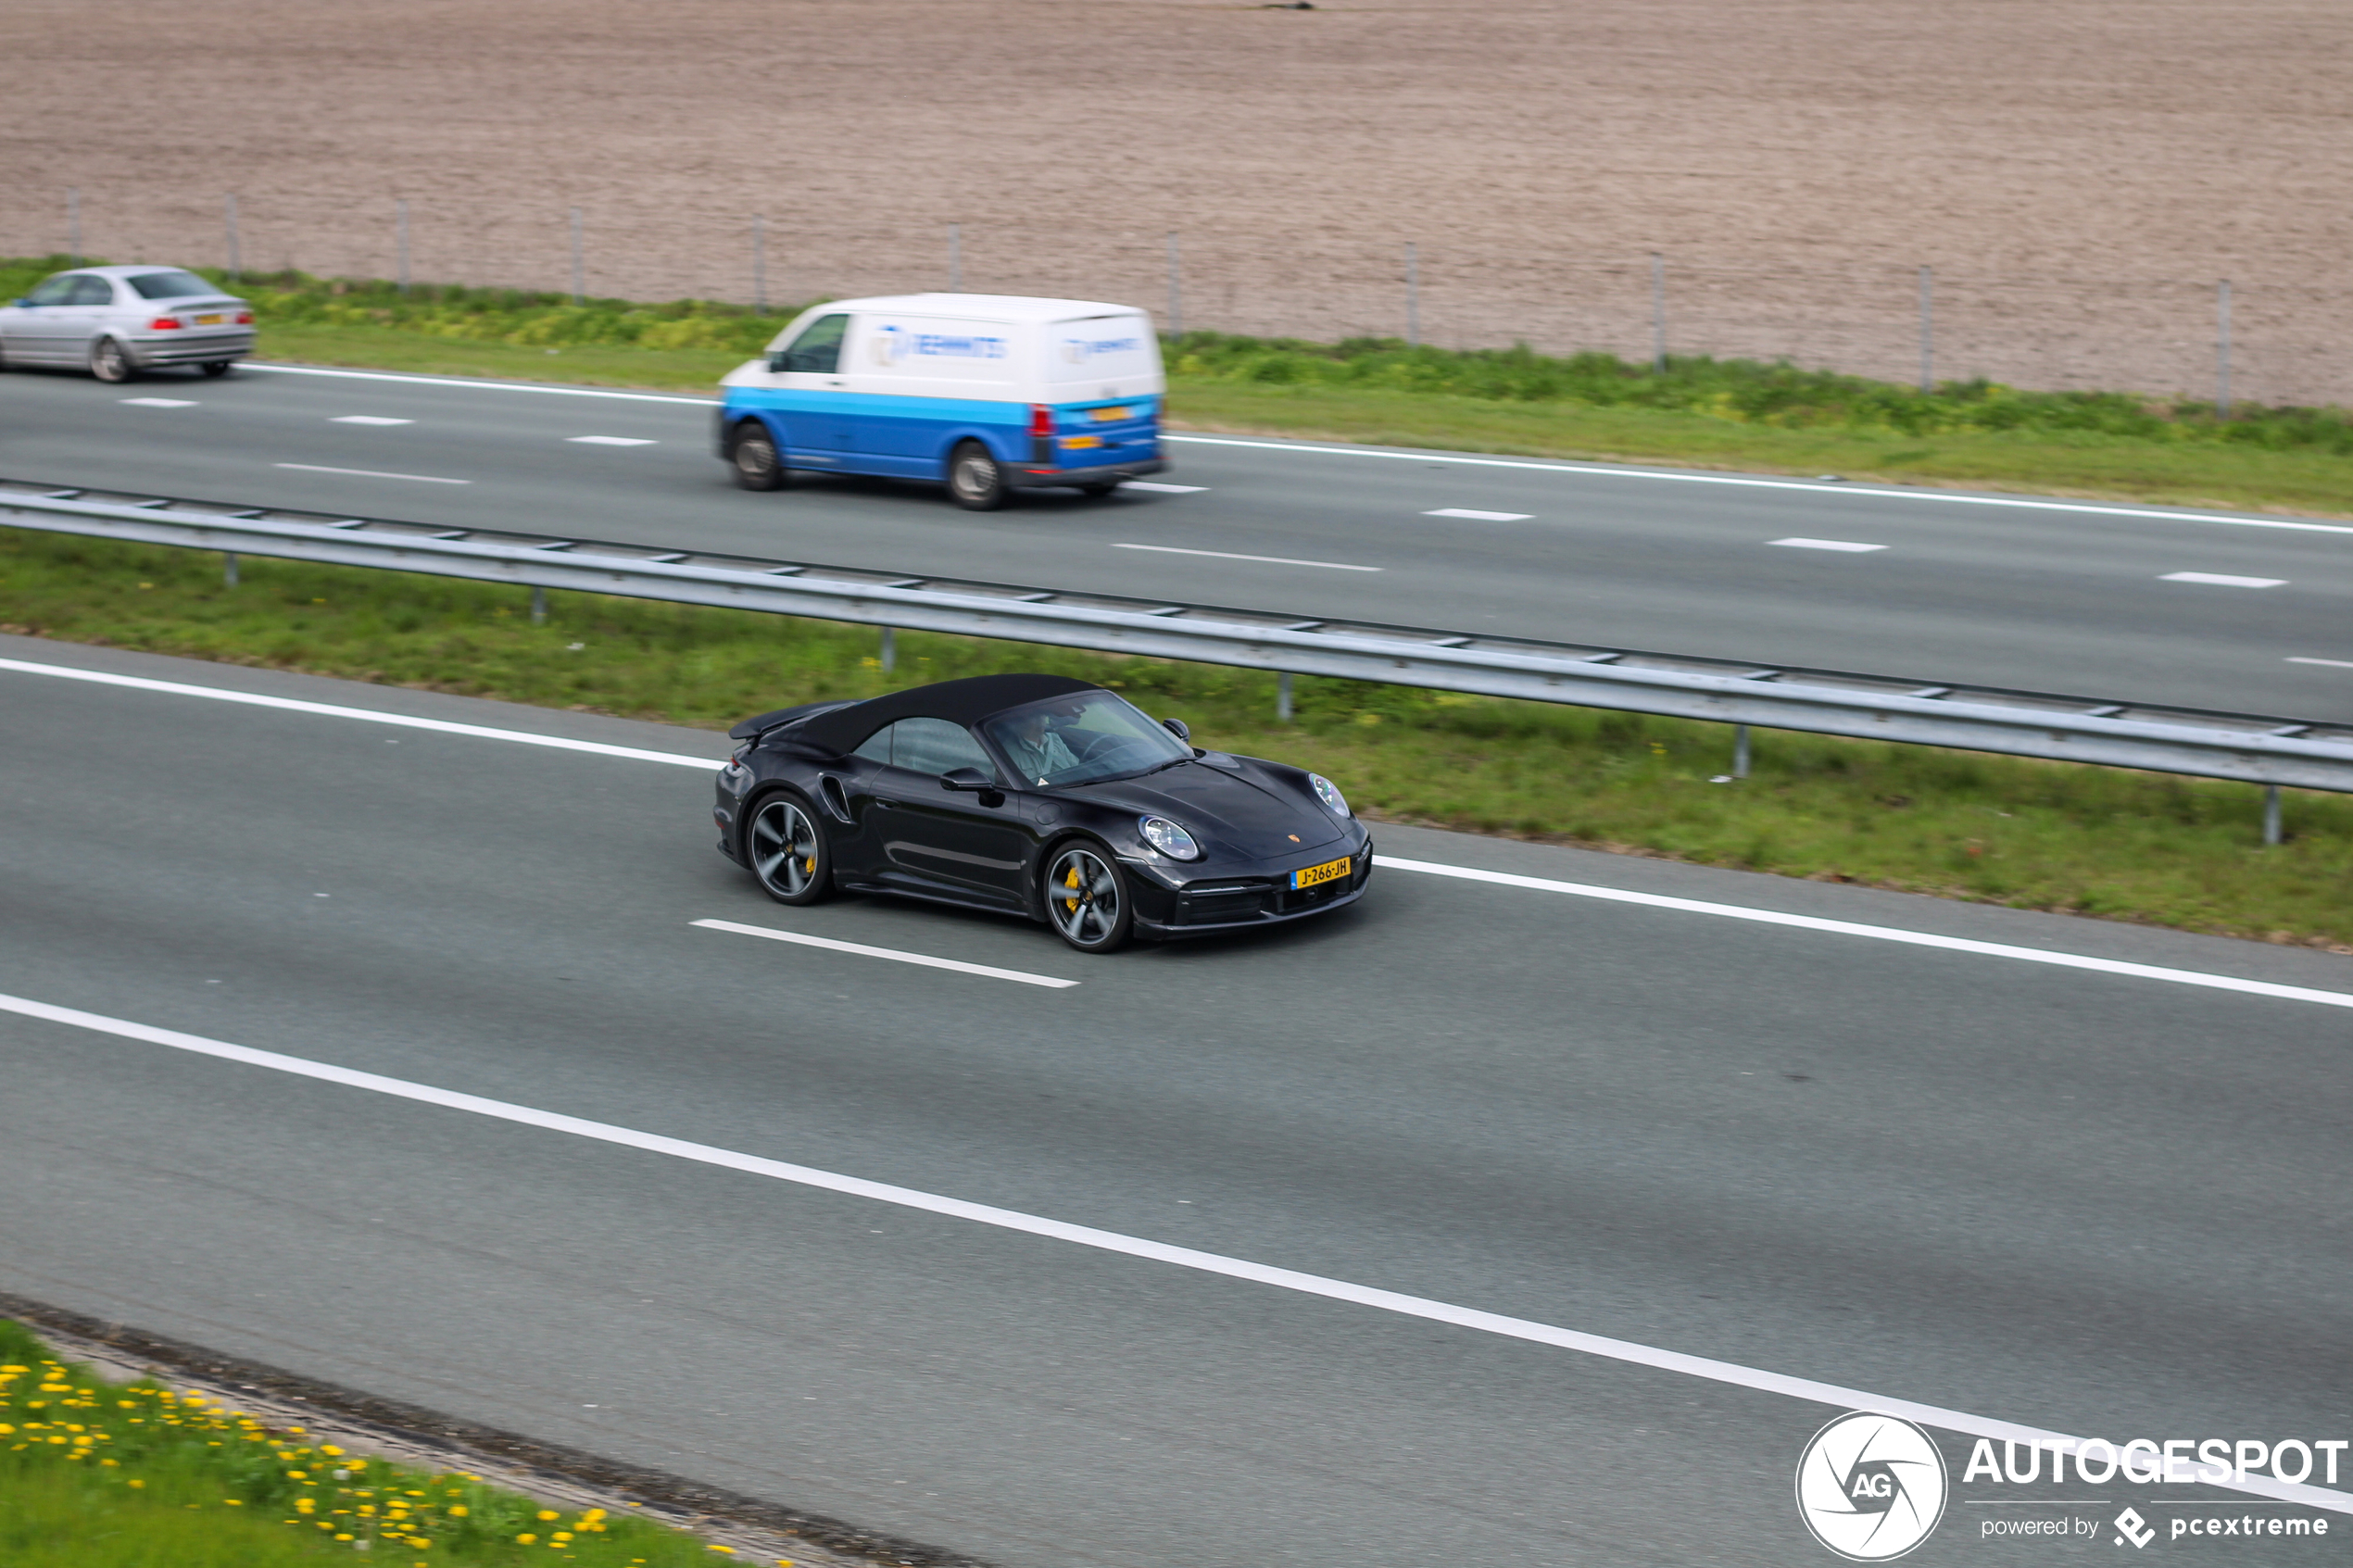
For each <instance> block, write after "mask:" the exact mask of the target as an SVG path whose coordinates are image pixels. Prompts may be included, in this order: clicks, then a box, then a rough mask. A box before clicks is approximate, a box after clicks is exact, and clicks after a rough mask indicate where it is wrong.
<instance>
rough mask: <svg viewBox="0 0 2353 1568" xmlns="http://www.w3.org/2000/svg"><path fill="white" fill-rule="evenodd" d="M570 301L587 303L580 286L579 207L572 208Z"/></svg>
mask: <svg viewBox="0 0 2353 1568" xmlns="http://www.w3.org/2000/svg"><path fill="white" fill-rule="evenodd" d="M572 302H573V304H574V305H585V304H586V303H587V300H586V298H585V292H584V291H583V289H582V288H581V273H580V209H579V208H578V207H573V209H572Z"/></svg>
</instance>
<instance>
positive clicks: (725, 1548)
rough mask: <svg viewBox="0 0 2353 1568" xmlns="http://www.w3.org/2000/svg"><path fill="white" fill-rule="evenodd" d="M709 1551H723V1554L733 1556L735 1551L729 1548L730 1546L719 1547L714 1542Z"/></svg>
mask: <svg viewBox="0 0 2353 1568" xmlns="http://www.w3.org/2000/svg"><path fill="white" fill-rule="evenodd" d="M711 1550H713V1551H724V1552H727V1553H730V1554H733V1553H734V1551H735V1548H734V1547H731V1546H720V1545H718V1544H717V1543H715V1542H714V1543H713V1544H712V1546H711Z"/></svg>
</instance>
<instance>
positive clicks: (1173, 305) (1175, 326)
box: [1168, 231, 1185, 337]
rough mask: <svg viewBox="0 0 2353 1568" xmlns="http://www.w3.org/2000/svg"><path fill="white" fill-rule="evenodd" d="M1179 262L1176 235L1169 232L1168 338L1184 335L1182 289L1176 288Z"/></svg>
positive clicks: (1178, 277)
mask: <svg viewBox="0 0 2353 1568" xmlns="http://www.w3.org/2000/svg"><path fill="white" fill-rule="evenodd" d="M1179 260H1180V257H1179V256H1178V254H1177V249H1176V233H1175V232H1174V231H1171V232H1170V233H1169V236H1168V335H1169V336H1170V337H1183V336H1184V335H1185V295H1184V293H1183V291H1182V289H1180V288H1179V287H1178V282H1179V280H1180V275H1181V274H1180V270H1179V266H1178V263H1179Z"/></svg>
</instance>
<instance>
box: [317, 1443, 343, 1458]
mask: <svg viewBox="0 0 2353 1568" xmlns="http://www.w3.org/2000/svg"><path fill="white" fill-rule="evenodd" d="M319 1451H320V1452H321V1453H322V1454H326V1455H329V1456H330V1457H332V1456H333V1455H335V1454H339V1453H341V1452H343V1450H342V1449H339V1448H336V1447H335V1446H334V1445H333V1443H321V1444H320V1445H319Z"/></svg>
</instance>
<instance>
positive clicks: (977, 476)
mask: <svg viewBox="0 0 2353 1568" xmlns="http://www.w3.org/2000/svg"><path fill="white" fill-rule="evenodd" d="M948 497H949V499H950V500H952V501H954V502H955V503H956V504H957V505H958V506H960V507H962V508H964V510H966V511H968V512H993V511H995V510H996V509H997V508H999V507H1001V506H1003V505H1004V504H1005V470H1004V468H1003V466H1002V465H1001V464H1000V463H999V462H998V461H997V459H996V458H995V457H994V456H993V455H992V454H991V453H990V452H989V450H988V447H986V446H983V445H981V444H980V443H979V442H977V441H966V442H963V443H962V444H961V445H958V446H957V448H956V449H955V450H954V451H953V452H950V454H949V455H948Z"/></svg>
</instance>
